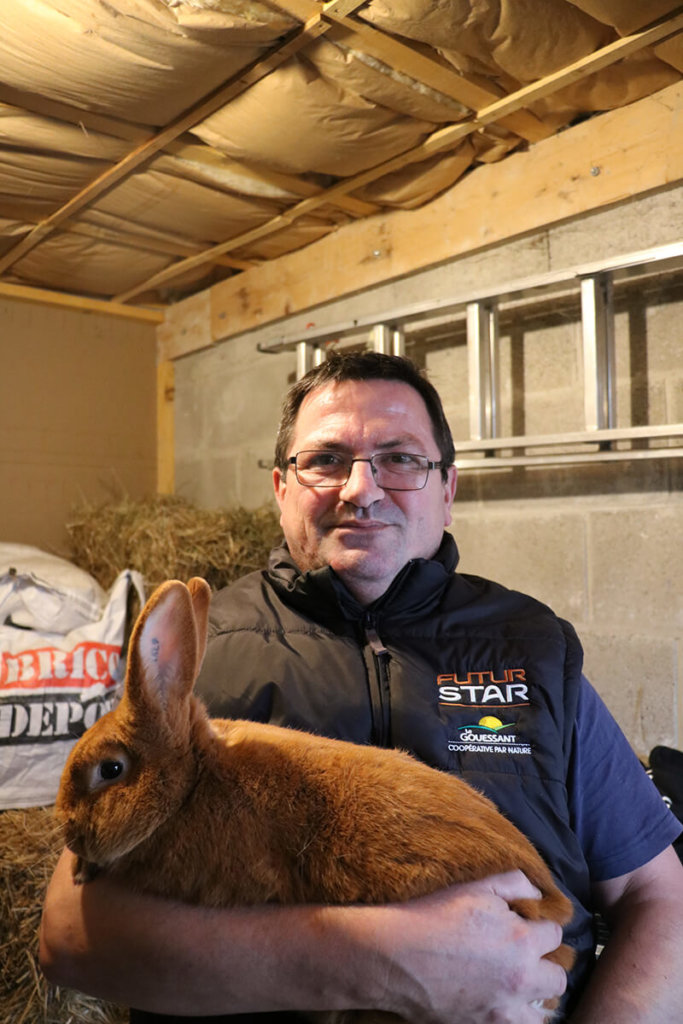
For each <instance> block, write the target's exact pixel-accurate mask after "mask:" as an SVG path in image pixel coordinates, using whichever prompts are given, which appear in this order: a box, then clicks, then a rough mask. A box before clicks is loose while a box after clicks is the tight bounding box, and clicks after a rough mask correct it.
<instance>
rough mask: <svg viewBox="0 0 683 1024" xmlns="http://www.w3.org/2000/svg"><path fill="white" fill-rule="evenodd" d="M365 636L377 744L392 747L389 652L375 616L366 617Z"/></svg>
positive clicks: (368, 615) (368, 614) (367, 615)
mask: <svg viewBox="0 0 683 1024" xmlns="http://www.w3.org/2000/svg"><path fill="white" fill-rule="evenodd" d="M364 626H365V636H366V637H367V641H368V643H369V644H370V648H371V650H372V660H373V663H374V670H375V677H374V683H375V685H374V687H373V686H372V685H371V688H370V689H371V699H372V712H373V718H374V732H375V743H376V745H377V746H379V747H388V746H390V745H391V699H390V698H391V691H390V689H389V652H388V650H387V649H386V647H385V646H384V644H383V643H382V641H381V639H380V637H379V634H378V632H377V626H376V620H375V618H374V616H373V615H371V614H370V613H367V614H366V616H365V622H364Z"/></svg>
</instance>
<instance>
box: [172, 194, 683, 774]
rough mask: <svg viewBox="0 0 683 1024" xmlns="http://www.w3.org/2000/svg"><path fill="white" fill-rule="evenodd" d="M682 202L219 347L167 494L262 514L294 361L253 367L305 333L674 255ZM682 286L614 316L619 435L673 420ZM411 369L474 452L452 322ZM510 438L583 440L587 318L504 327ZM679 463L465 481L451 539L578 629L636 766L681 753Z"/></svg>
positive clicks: (620, 211) (646, 201) (203, 371)
mask: <svg viewBox="0 0 683 1024" xmlns="http://www.w3.org/2000/svg"><path fill="white" fill-rule="evenodd" d="M682 236H683V190H681V189H673V190H668V191H665V192H661V193H658V194H656V195H650V196H645V197H641V198H640V199H638V200H635V201H631V202H625V203H623V204H620V205H619V206H617V207H615V208H612V209H608V210H602V211H600V212H598V213H596V214H592V215H587V216H585V217H582V218H580V219H577V220H575V221H571V222H567V223H566V224H559V225H556V226H555V227H552V228H549V229H547V230H546V231H542V232H537V233H534V234H531V235H529V236H526V237H523V238H519V239H516V240H515V241H513V242H511V243H508V244H506V245H504V246H499V247H495V248H492V249H490V250H485V251H482V252H479V253H476V254H474V255H472V256H469V257H466V258H462V259H458V260H454V261H452V262H449V263H446V264H443V265H441V266H438V267H434V268H433V269H431V270H429V271H425V272H422V273H419V274H415V275H412V276H411V277H407V278H404V279H402V280H400V281H395V282H392V283H390V284H387V285H383V286H381V287H377V288H373V289H369V290H368V291H367V292H363V293H361V294H358V295H355V296H353V297H352V298H350V299H348V300H344V301H342V300H340V301H337V302H335V303H329V304H327V305H326V306H323V307H319V308H316V309H315V310H312V311H308V312H307V313H306V314H304V315H300V316H297V317H292V318H290V319H289V320H287V321H285V322H280V323H277V324H271V325H269V326H267V327H265V328H261V329H259V330H257V331H252V332H249V333H248V334H244V335H241V336H239V337H236V338H233V339H230V340H229V341H226V342H224V343H222V344H221V343H219V344H217V345H215V346H214V348H212V349H211V350H208V351H206V352H199V353H196V354H193V355H190V356H187V357H185V358H184V359H180V360H178V361H177V363H176V480H177V487H178V490H179V492H180V493H184V494H186V495H187V496H188V497H190V498H192V499H193V500H196V501H198V502H200V504H204V505H206V506H212V505H225V504H231V503H240V504H245V505H247V506H252V507H254V506H256V505H259V504H261V503H263V502H264V501H266V500H269V498H270V493H271V491H270V473H269V472H268V471H267V470H266V469H263V468H259V466H258V463H259V461H263V462H266V463H268V464H269V463H270V460H271V459H272V449H273V437H274V433H275V429H276V427H277V421H278V413H279V403H280V399H281V396H282V393H283V391H284V389H285V388H286V386H287V384H288V383H289V382H290V381H291V380H292V379H293V378H294V372H295V355H294V353H293V352H291V351H290V352H285V353H282V354H279V355H263V354H260V353H259V352H258V351H257V348H256V346H257V344H261V345H269V344H272V343H274V342H277V341H278V340H279V339H280V338H282V337H291V336H292V335H294V334H295V333H296V332H297V331H299V332H300V336H302V337H305V335H306V330H307V327H306V325H307V324H309V323H311V322H314V323H315V324H316V326H322V325H325V324H328V325H335V324H339V323H340V322H344V321H347V320H349V319H350V318H352V317H354V316H355V317H363V316H367V315H372V314H373V312H375V311H386V310H389V309H391V308H392V306H393V307H405V306H407V305H409V304H410V303H411V302H420V301H422V300H423V299H424V297H425V296H426V295H430V296H434V297H437V298H438V297H447V296H452V295H454V294H457V295H461V294H462V293H463V292H466V290H467V289H468V288H471V289H472V290H473V291H474V290H477V289H479V290H481V289H484V288H488V287H492V288H495V287H497V286H498V285H499V284H500V283H501V282H504V281H510V280H513V279H519V278H523V277H526V276H532V275H536V274H542V273H544V272H547V271H551V270H559V269H561V268H563V267H568V266H575V265H577V264H578V263H581V262H590V261H595V260H600V259H608V258H612V257H614V256H617V255H619V254H622V253H626V252H632V251H636V250H639V249H646V248H649V247H651V246H656V245H664V244H666V243H668V242H673V241H678V240H680V238H681V237H682ZM682 314H683V287H682V282H681V280H680V277H679V278H678V279H676V278H672V279H670V280H667V281H665V282H664V283H663V284H661V286H660V285H659V284H658V285H657V286H656V287H654V288H653V289H639V290H638V291H633V290H630V291H628V293H624V294H623V295H622V294H621V293H620V296H619V298H618V302H617V325H616V333H617V373H618V381H617V420H618V425H620V426H623V425H627V424H629V423H633V424H636V425H641V424H656V423H665V422H680V421H683V342H682V340H681V330H680V326H679V325H680V323H681V322H682V320H683V317H682ZM408 353H409V354H411V355H413V357H414V358H416V359H417V361H419V362H421V363H423V364H424V365H425V367H426V368H427V370H428V372H429V375H430V377H431V379H432V380H433V381H434V383H435V384H436V386H437V387H438V388H439V390H440V391H441V393H442V396H443V399H444V404H445V407H446V411H447V414H448V417H449V421H450V423H451V427H452V430H453V433H454V436H455V438H456V440H457V439H464V438H467V437H468V436H469V412H468V381H467V353H466V346H465V333H464V326H463V324H462V322H460V324H457V323H456V324H453V325H452V326H448V327H447V328H445V329H439V330H435V329H430V330H426V331H424V332H422V333H420V332H417V333H416V334H415V335H414V336H413V337H411V338H410V339H409V346H408ZM501 374H502V378H503V386H502V403H501V404H502V409H501V426H500V431H501V432H502V433H514V434H522V433H526V434H536V433H539V434H540V433H559V432H563V431H574V430H581V429H583V391H582V374H583V368H582V355H581V336H580V314H579V311H578V305H577V304H576V303H574V307H573V308H572V305H571V303H569V304H568V305H566V306H565V305H562V306H558V307H557V308H553V307H550V308H545V309H544V310H543V311H542V312H541V313H540V314H539V315H536V316H534V317H532V318H530V319H529V318H528V317H527V318H526V319H525V318H516V317H515V316H510V317H507V318H506V319H505V320H504V321H503V324H502V344H501ZM682 482H683V460H681V459H662V460H657V461H640V462H639V461H635V460H632V461H628V462H617V463H599V464H595V465H589V466H569V467H568V466H563V467H555V468H552V469H538V468H533V469H521V468H520V469H508V470H503V471H497V472H487V473H483V472H479V471H474V470H469V471H468V470H465V471H463V472H462V473H461V477H460V482H459V488H458V495H457V496H456V501H455V504H454V507H453V526H452V531H453V533H454V536H455V537H456V540H457V542H458V545H459V548H460V551H461V568H462V570H463V571H466V572H472V573H475V574H479V575H483V576H489V577H492V578H494V579H497V580H499V581H500V582H502V583H504V584H506V585H509V586H512V587H515V588H517V589H521V590H524V591H527V592H529V593H532V594H534V595H535V596H536V597H538V598H540V599H541V600H544V601H547V602H548V603H549V604H550V605H551V606H552V607H553V608H554V609H555V610H556V612H557V613H558V614H560V615H562V616H564V617H566V618H569V619H570V620H571V621H572V622H573V623H574V625H575V626H576V628H577V630H578V632H579V634H580V636H581V638H582V641H583V643H584V647H585V652H586V672H587V674H588V676H589V678H591V680H592V682H593V683H594V685H595V686H596V688H597V689H598V691H599V692H600V693H601V694H602V696H603V697H604V699H605V700H606V701H607V703H608V705H609V707H610V708H611V710H612V712H613V713H614V715H615V717H616V718H617V720H618V721H619V723H620V724H621V726H622V728H623V729H624V731H625V732H626V735H627V736H628V738H629V740H630V741H631V743H632V745H633V746H634V748H635V749H636V751H637V752H638V753H639V754H641V755H643V756H645V755H647V753H648V752H649V750H650V749H651V748H652V747H653V746H654V745H656V744H657V743H664V744H668V745H672V746H678V747H683V582H682V581H683V545H681V541H680V538H681V537H682V536H683V493H682V492H683V488H682V487H681V484H682Z"/></svg>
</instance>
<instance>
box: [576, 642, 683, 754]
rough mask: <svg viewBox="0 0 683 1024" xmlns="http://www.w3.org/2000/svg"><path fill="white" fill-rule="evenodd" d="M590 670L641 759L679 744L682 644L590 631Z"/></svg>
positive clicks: (587, 661)
mask: <svg viewBox="0 0 683 1024" xmlns="http://www.w3.org/2000/svg"><path fill="white" fill-rule="evenodd" d="M581 641H582V643H583V646H584V651H585V672H586V675H587V676H588V678H589V679H590V681H591V683H592V684H593V686H594V687H595V689H596V690H597V691H598V693H599V694H600V696H601V697H602V699H603V700H604V701H605V703H606V704H607V706H608V708H609V709H610V711H611V712H612V714H613V715H614V717H615V718H616V720H617V722H618V723H619V725H620V726H621V728H622V730H623V731H624V733H625V735H626V737H627V739H628V740H629V742H630V743H631V746H632V747H633V748H634V750H635V751H636V753H637V754H638V755H639V756H640V757H647V755H648V754H649V753H650V751H651V750H652V748H653V747H654V746H656V745H657V744H658V743H662V744H664V745H666V746H677V745H678V744H679V742H680V735H679V732H678V727H677V702H678V692H677V686H676V682H675V679H676V667H677V666H676V661H677V658H678V650H677V648H678V645H677V644H676V643H675V642H674V641H671V640H665V639H657V638H652V637H647V636H639V635H635V634H633V635H622V634H616V633H612V634H610V633H595V632H592V631H591V632H585V633H584V634H583V635H582V637H581Z"/></svg>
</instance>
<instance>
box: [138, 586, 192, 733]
mask: <svg viewBox="0 0 683 1024" xmlns="http://www.w3.org/2000/svg"><path fill="white" fill-rule="evenodd" d="M197 650H198V643H197V627H196V625H195V616H194V613H193V607H192V600H191V597H190V592H189V590H188V589H187V587H186V586H185V584H184V583H180V582H179V581H178V580H170V581H169V582H167V583H163V584H162V585H161V586H160V587H159V588H158V589H157V590H155V592H154V593H153V594H152V596H151V597H150V599H149V601H148V602H147V604H146V605H145V607H144V608H143V610H142V613H141V615H140V618H139V619H138V621H137V623H136V624H135V629H134V630H133V635H132V637H131V645H130V652H129V662H128V676H127V678H126V690H125V700H126V702H127V703H128V705H129V706H130V707H131V708H132V710H133V711H134V712H142V714H143V715H146V716H148V715H149V714H150V713H151V714H153V715H154V718H155V719H156V720H159V716H160V717H161V719H162V720H166V724H167V725H168V726H169V727H170V728H171V730H172V731H173V732H174V733H176V735H179V734H180V732H181V731H183V729H184V726H185V725H186V723H187V722H188V720H189V719H188V714H187V711H188V698H189V696H190V694H191V693H192V687H193V685H194V680H195V672H196V667H197Z"/></svg>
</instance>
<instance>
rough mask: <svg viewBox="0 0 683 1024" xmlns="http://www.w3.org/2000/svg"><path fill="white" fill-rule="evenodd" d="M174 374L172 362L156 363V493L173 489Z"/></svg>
mask: <svg viewBox="0 0 683 1024" xmlns="http://www.w3.org/2000/svg"><path fill="white" fill-rule="evenodd" d="M174 398H175V374H174V367H173V363H172V362H171V361H170V360H166V361H164V362H162V363H159V364H158V365H157V493H158V494H173V493H174V491H175V415H174V413H175V405H174Z"/></svg>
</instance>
